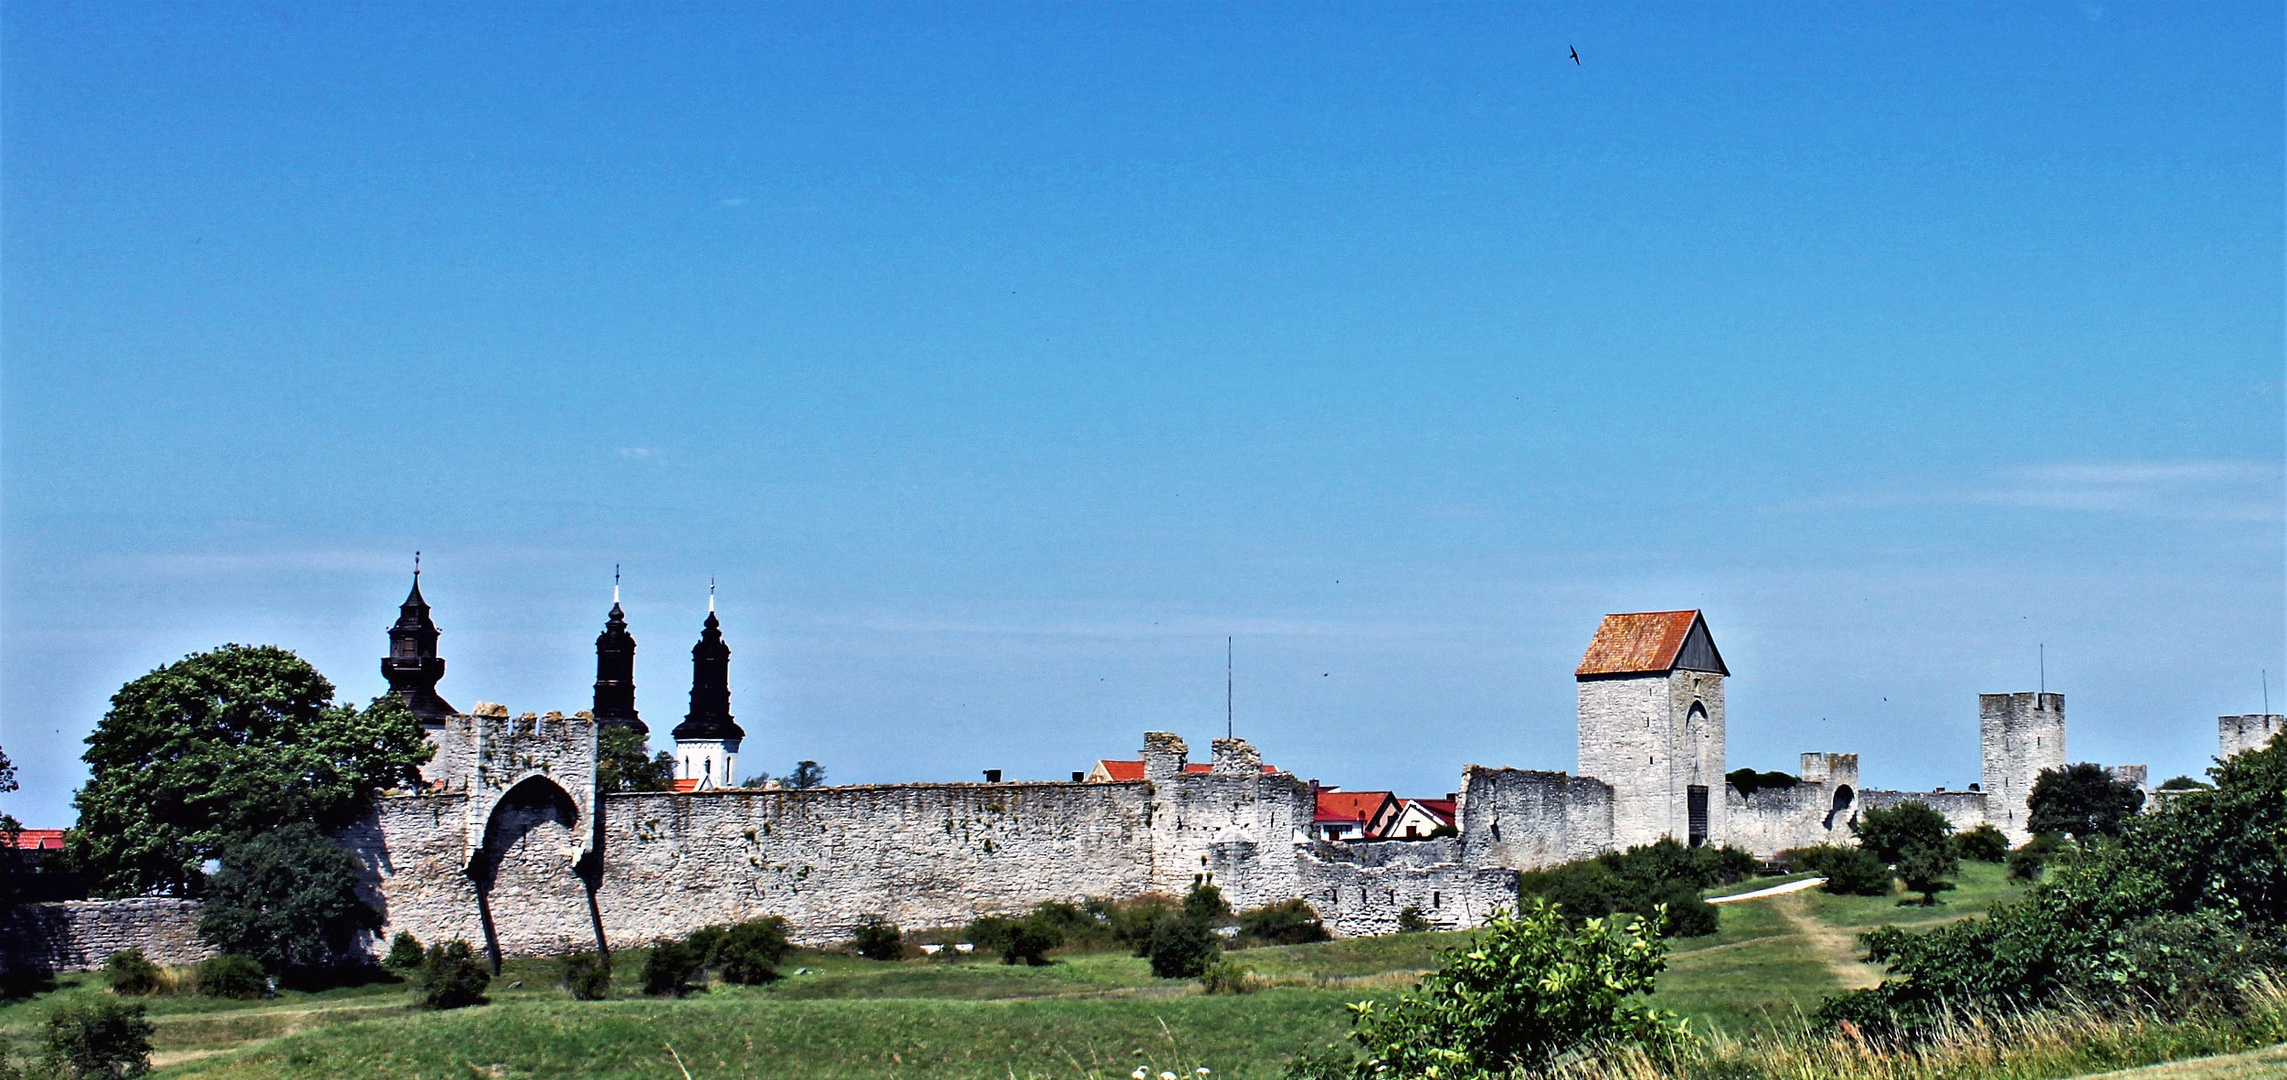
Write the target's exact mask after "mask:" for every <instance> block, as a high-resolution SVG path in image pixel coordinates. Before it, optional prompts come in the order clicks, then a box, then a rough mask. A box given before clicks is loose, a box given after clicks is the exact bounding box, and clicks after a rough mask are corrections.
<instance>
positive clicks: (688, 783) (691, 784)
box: [675, 776, 699, 791]
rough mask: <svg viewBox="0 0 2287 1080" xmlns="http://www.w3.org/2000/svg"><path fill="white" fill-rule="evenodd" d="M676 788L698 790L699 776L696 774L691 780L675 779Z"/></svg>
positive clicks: (678, 789)
mask: <svg viewBox="0 0 2287 1080" xmlns="http://www.w3.org/2000/svg"><path fill="white" fill-rule="evenodd" d="M675 790H677V791H697V790H699V778H698V777H695V776H694V777H692V778H691V779H689V780H677V781H675Z"/></svg>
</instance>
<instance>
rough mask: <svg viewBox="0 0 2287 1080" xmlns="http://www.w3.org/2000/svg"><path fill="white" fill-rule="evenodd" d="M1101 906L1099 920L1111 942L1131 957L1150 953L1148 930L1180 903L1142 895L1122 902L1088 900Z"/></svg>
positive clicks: (1155, 896) (1164, 897) (1173, 910)
mask: <svg viewBox="0 0 2287 1080" xmlns="http://www.w3.org/2000/svg"><path fill="white" fill-rule="evenodd" d="M1091 903H1095V904H1098V905H1100V906H1101V909H1102V918H1103V920H1104V922H1105V925H1107V926H1108V927H1109V928H1110V930H1111V935H1112V940H1113V941H1114V942H1117V943H1118V944H1119V945H1121V946H1122V947H1124V948H1126V949H1127V950H1128V952H1129V953H1131V954H1133V955H1135V956H1144V955H1147V954H1148V953H1149V952H1150V950H1151V934H1152V930H1153V929H1154V928H1155V927H1157V926H1158V925H1159V921H1160V920H1161V919H1164V918H1166V917H1168V916H1169V915H1173V914H1175V912H1176V909H1177V908H1178V907H1180V906H1181V904H1180V903H1179V902H1178V901H1177V900H1176V899H1175V898H1174V897H1172V896H1169V895H1167V894H1166V893H1145V894H1143V895H1142V896H1131V897H1129V898H1128V899H1126V900H1118V901H1092V902H1091Z"/></svg>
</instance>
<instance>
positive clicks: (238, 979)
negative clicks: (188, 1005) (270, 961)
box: [198, 953, 270, 1001]
mask: <svg viewBox="0 0 2287 1080" xmlns="http://www.w3.org/2000/svg"><path fill="white" fill-rule="evenodd" d="M198 988H199V994H200V995H201V996H203V997H213V998H235V999H237V1000H240V1001H246V1000H249V999H252V998H258V997H261V996H262V995H264V994H267V993H269V992H270V976H269V975H268V974H266V973H265V972H263V970H262V964H261V962H259V961H257V960H255V959H254V958H253V957H251V956H239V955H236V954H234V953H224V954H222V955H221V956H211V957H208V958H207V959H205V960H201V961H199V966H198Z"/></svg>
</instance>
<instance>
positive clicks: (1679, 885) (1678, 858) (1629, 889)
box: [1519, 838, 1756, 937]
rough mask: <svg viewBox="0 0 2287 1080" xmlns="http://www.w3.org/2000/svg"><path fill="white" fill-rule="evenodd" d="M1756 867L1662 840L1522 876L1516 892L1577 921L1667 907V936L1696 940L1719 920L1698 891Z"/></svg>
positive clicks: (1734, 853) (1728, 854)
mask: <svg viewBox="0 0 2287 1080" xmlns="http://www.w3.org/2000/svg"><path fill="white" fill-rule="evenodd" d="M1755 867H1756V860H1755V857H1754V856H1752V855H1749V854H1748V853H1746V852H1744V851H1741V850H1739V849H1737V848H1731V847H1698V848H1689V847H1685V846H1684V845H1682V844H1680V843H1677V842H1676V841H1675V840H1674V839H1672V838H1664V839H1661V840H1660V841H1658V842H1656V843H1651V844H1640V845H1637V846H1635V847H1631V848H1628V849H1627V850H1625V851H1608V852H1605V853H1604V854H1602V855H1599V856H1596V857H1595V858H1592V859H1581V860H1577V861H1575V862H1570V863H1565V864H1563V865H1561V866H1555V867H1550V868H1548V869H1545V870H1537V871H1534V872H1532V873H1529V874H1525V875H1523V876H1522V877H1521V878H1520V879H1519V889H1520V891H1521V892H1523V893H1526V894H1531V895H1537V896H1540V897H1542V898H1544V899H1546V900H1548V901H1549V902H1550V903H1553V904H1555V905H1557V906H1558V907H1559V908H1562V909H1563V911H1564V914H1565V916H1566V917H1567V918H1571V919H1573V920H1575V921H1578V920H1585V919H1600V918H1604V917H1606V916H1609V915H1613V914H1616V913H1619V912H1623V911H1625V912H1632V913H1634V914H1637V915H1642V916H1647V917H1648V916H1650V915H1651V914H1652V913H1653V912H1654V911H1657V910H1658V909H1660V908H1662V907H1665V908H1667V912H1668V917H1667V918H1666V919H1665V920H1664V921H1663V922H1662V923H1661V925H1662V926H1664V927H1665V928H1666V932H1667V933H1668V935H1669V936H1671V937H1698V936H1701V935H1703V934H1712V933H1714V932H1715V928H1716V922H1717V918H1716V912H1715V908H1714V907H1713V906H1711V905H1709V904H1708V903H1707V902H1706V901H1705V900H1702V899H1700V895H1699V894H1700V891H1701V890H1703V889H1706V888H1708V887H1710V886H1713V885H1721V884H1728V883H1730V882H1733V881H1737V880H1740V879H1741V878H1744V877H1746V876H1747V875H1748V874H1750V873H1753V872H1754V870H1755Z"/></svg>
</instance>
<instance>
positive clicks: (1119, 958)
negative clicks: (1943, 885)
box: [0, 864, 2014, 1080]
mask: <svg viewBox="0 0 2287 1080" xmlns="http://www.w3.org/2000/svg"><path fill="white" fill-rule="evenodd" d="M1765 884H1768V882H1765ZM1734 891H1736V890H1734ZM2013 891H2014V886H2011V885H2009V884H2008V883H2007V882H2005V881H2003V880H2002V875H2001V870H2000V868H1999V867H1998V866H1992V865H1988V864H1970V865H1968V866H1966V867H1965V868H1964V873H1963V876H1962V880H1961V889H1960V890H1959V891H1958V892H1955V893H1951V894H1948V895H1947V901H1948V902H1947V903H1946V904H1944V905H1942V906H1939V907H1935V908H1923V907H1919V906H1899V904H1898V903H1897V901H1896V899H1895V898H1889V897H1836V896H1828V895H1826V894H1824V893H1821V892H1818V891H1816V890H1809V891H1805V892H1798V893H1793V894H1789V895H1786V896H1779V897H1767V898H1761V899H1756V900H1749V901H1742V902H1739V903H1734V904H1729V905H1725V906H1724V907H1723V908H1722V909H1721V911H1722V916H1721V920H1722V921H1721V929H1720V931H1719V932H1718V933H1716V934H1714V935H1711V936H1709V937H1705V938H1698V939H1686V940H1682V941H1678V942H1675V943H1674V944H1675V951H1674V953H1673V954H1672V957H1671V962H1670V966H1669V970H1668V972H1667V973H1666V974H1665V975H1663V976H1662V977H1661V980H1660V990H1659V993H1658V995H1657V997H1656V1003H1657V1004H1658V1005H1660V1006H1661V1007H1663V1008H1667V1009H1671V1010H1674V1011H1676V1012H1678V1013H1681V1014H1683V1015H1685V1016H1687V1017H1689V1018H1690V1019H1691V1021H1692V1025H1693V1027H1694V1029H1695V1030H1699V1031H1702V1032H1711V1031H1722V1032H1724V1033H1727V1034H1730V1035H1733V1036H1745V1035H1750V1034H1752V1033H1753V1032H1755V1031H1756V1030H1758V1029H1760V1028H1765V1027H1773V1026H1776V1027H1780V1028H1788V1027H1797V1026H1799V1024H1800V1016H1801V1014H1802V1012H1803V1011H1806V1010H1808V1009H1810V1008H1813V1007H1815V1006H1816V1004H1817V1002H1818V1000H1819V998H1820V997H1821V996H1822V995H1824V994H1827V993H1831V992H1833V991H1835V990H1838V989H1841V988H1843V987H1847V986H1853V985H1864V984H1866V983H1868V982H1870V981H1872V979H1874V978H1875V977H1877V976H1878V973H1877V972H1873V971H1871V970H1870V969H1867V968H1866V967H1865V966H1864V965H1862V964H1859V963H1858V962H1857V960H1856V958H1855V954H1854V952H1853V935H1854V934H1855V933H1856V932H1857V931H1859V930H1861V929H1865V928H1868V927H1872V926H1877V925H1882V924H1885V923H1899V924H1933V923H1936V922H1939V921H1943V920H1948V919H1957V918H1964V917H1967V916H1970V915H1974V914H1976V913H1978V912H1981V911H1983V910H1985V909H1986V908H1987V907H1989V906H1991V905H1992V904H1993V903H1994V902H1995V901H1996V900H1999V899H2003V898H2005V897H2007V896H2009V895H2011V893H2012V892H2013ZM1468 937H1469V935H1467V934H1409V935H1399V936H1394V937H1385V938H1365V939H1354V940H1347V941H1336V942H1328V943H1324V944H1318V945H1304V946H1290V947H1282V948H1262V949H1247V950H1242V951H1240V952H1237V953H1235V954H1233V955H1234V956H1235V958H1237V959H1238V960H1239V961H1240V962H1241V963H1243V964H1244V965H1245V966H1246V967H1247V968H1248V969H1250V970H1251V971H1252V972H1253V973H1254V975H1255V976H1256V978H1257V979H1259V980H1260V981H1262V982H1264V983H1266V984H1268V986H1267V988H1266V989H1264V990H1262V991H1260V992H1257V993H1252V994H1245V995H1238V996H1212V997H1211V996H1206V995H1203V994H1201V993H1199V992H1198V988H1197V985H1196V984H1195V983H1191V982H1188V981H1171V980H1159V979H1154V978H1152V977H1151V974H1150V972H1149V970H1148V969H1147V968H1146V966H1145V964H1144V962H1143V961H1141V960H1137V959H1134V958H1131V957H1128V956H1125V955H1116V954H1104V953H1091V954H1083V955H1075V956H1066V957H1062V958H1060V960H1059V962H1058V963H1056V964H1053V965H1051V966H1048V967H1043V968H1024V967H1008V966H1004V965H1000V964H998V963H994V962H991V961H990V960H977V959H964V960H962V961H959V962H948V961H942V960H932V961H908V962H905V963H894V964H892V963H876V962H872V961H866V960H858V959H854V958H850V957H845V956H839V955H832V954H821V953H801V954H798V955H797V956H796V957H795V958H794V959H793V960H792V961H790V963H789V964H788V966H787V967H788V970H789V971H793V970H795V969H797V968H799V969H802V973H800V974H793V975H790V976H789V977H788V978H787V979H785V980H784V981H782V982H779V983H777V984H774V985H772V986H768V987H754V988H749V987H728V986H718V987H715V988H713V989H712V990H710V991H708V992H706V993H703V994H699V995H695V996H693V997H691V998H689V999H686V1000H682V1001H655V1000H650V999H646V998H641V997H637V996H635V995H634V994H633V992H632V990H631V988H630V984H631V983H632V981H633V980H632V978H631V977H630V976H632V973H633V971H634V970H636V968H637V967H638V966H639V963H640V960H639V958H638V957H637V956H636V955H634V954H632V953H622V954H621V955H620V956H619V958H618V961H619V962H618V967H619V970H620V971H621V972H622V973H623V974H622V979H621V981H620V983H619V984H618V996H616V997H615V998H613V999H612V1000H609V1001H603V1002H574V1001H570V1000H567V999H566V997H565V995H564V994H563V993H562V992H561V991H560V990H558V989H556V984H557V972H556V969H555V964H554V962H553V961H549V960H518V961H511V962H510V963H509V965H508V967H507V969H506V970H505V971H504V972H503V973H502V975H501V977H500V979H499V980H497V981H496V982H495V983H494V986H493V993H492V997H493V1004H492V1005H490V1006H487V1007H484V1008H478V1009H469V1010H463V1011H460V1012H453V1013H442V1014H431V1013H420V1012H413V1011H410V1010H408V1009H407V1008H406V1006H405V1002H406V997H407V993H406V990H405V988H404V987H402V986H399V985H395V984H389V983H377V984H371V985H366V986H359V987H348V988H342V989H336V990H329V991H325V992H322V993H315V994H300V993H288V994H285V995H283V996H281V997H280V998H277V999H275V1000H269V1001H261V1002H218V1001H210V1000H205V999H199V998H188V997H161V998H154V999H151V1000H150V1002H149V1004H150V1008H151V1013H152V1016H153V1018H154V1020H155V1021H156V1023H157V1025H158V1035H157V1039H156V1045H157V1048H158V1051H159V1054H158V1058H157V1062H158V1064H160V1065H161V1066H162V1068H161V1070H160V1073H159V1075H162V1076H168V1077H211V1078H225V1077H227V1078H254V1077H265V1078H267V1077H334V1076H343V1075H370V1076H389V1077H425V1078H437V1077H456V1078H457V1077H503V1078H504V1077H542V1076H556V1075H566V1074H574V1073H576V1074H578V1075H582V1076H597V1077H667V1078H679V1077H682V1076H685V1075H688V1076H690V1077H693V1078H701V1080H711V1078H730V1077H782V1076H804V1077H820V1078H828V1080H860V1078H887V1077H932V1078H963V1077H976V1078H980V1080H981V1078H993V1080H1010V1078H1028V1077H1065V1078H1070V1077H1107V1078H1123V1077H1126V1076H1127V1075H1128V1073H1129V1071H1130V1070H1132V1069H1134V1068H1136V1067H1137V1066H1139V1065H1140V1066H1144V1067H1146V1068H1148V1069H1150V1070H1151V1071H1152V1072H1154V1073H1157V1072H1159V1071H1162V1070H1164V1071H1168V1072H1173V1073H1177V1074H1179V1075H1182V1076H1185V1077H1187V1078H1188V1077H1190V1076H1192V1075H1193V1070H1194V1069H1196V1068H1199V1067H1206V1068H1209V1069H1212V1070H1213V1073H1212V1075H1213V1076H1214V1077H1215V1078H1216V1080H1245V1078H1250V1077H1273V1076H1276V1075H1278V1073H1279V1071H1280V1069H1281V1067H1282V1066H1283V1064H1284V1062H1285V1061H1286V1059H1287V1058H1288V1057H1290V1056H1291V1055H1292V1054H1293V1053H1294V1052H1295V1051H1297V1050H1300V1049H1303V1048H1305V1047H1308V1046H1312V1045H1317V1044H1324V1043H1328V1042H1332V1041H1336V1040H1338V1039H1339V1038H1340V1037H1341V1035H1342V1033H1343V1032H1344V1031H1345V1030H1347V1028H1348V1022H1347V1018H1346V1014H1345V1012H1344V1010H1343V1008H1342V1006H1343V1004H1344V1003H1346V1002H1350V1001H1356V1000H1360V999H1363V998H1369V997H1387V996H1392V995H1395V994H1397V993H1399V992H1402V991H1403V990H1404V989H1405V988H1407V987H1408V986H1410V985H1411V984H1412V983H1413V981H1414V980H1415V979H1416V978H1417V977H1418V976H1419V974H1420V973H1421V972H1423V971H1424V970H1427V969H1428V968H1429V967H1431V966H1432V964H1433V963H1434V954H1435V952H1436V951H1437V950H1438V949H1440V948H1446V947H1451V946H1453V945H1456V944H1459V943H1461V942H1464V941H1466V940H1468ZM100 992H101V991H100V990H98V989H97V984H96V982H95V981H94V979H93V977H91V976H67V977H65V978H64V979H63V980H61V981H60V983H59V985H58V986H57V987H56V988H54V989H52V990H49V991H46V992H43V993H40V994H38V995H35V996H33V997H30V998H18V999H14V1000H9V1001H7V1002H5V1003H0V1038H5V1039H6V1040H8V1041H9V1042H11V1043H13V1044H15V1045H16V1046H17V1048H18V1052H19V1054H21V1053H23V1052H25V1051H27V1050H28V1049H29V1048H30V1045H31V1042H32V1040H33V1039H34V1037H35V1036H36V1029H37V1024H38V1021H39V1017H40V1016H41V1015H43V1014H44V1013H45V1012H46V1011H47V1009H48V1008H50V1007H51V1006H52V1005H53V1004H54V1003H56V1002H58V1001H62V1000H68V999H70V998H72V997H75V996H80V995H86V994H94V993H100ZM350 1063H355V1064H354V1065H352V1064H350Z"/></svg>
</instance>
